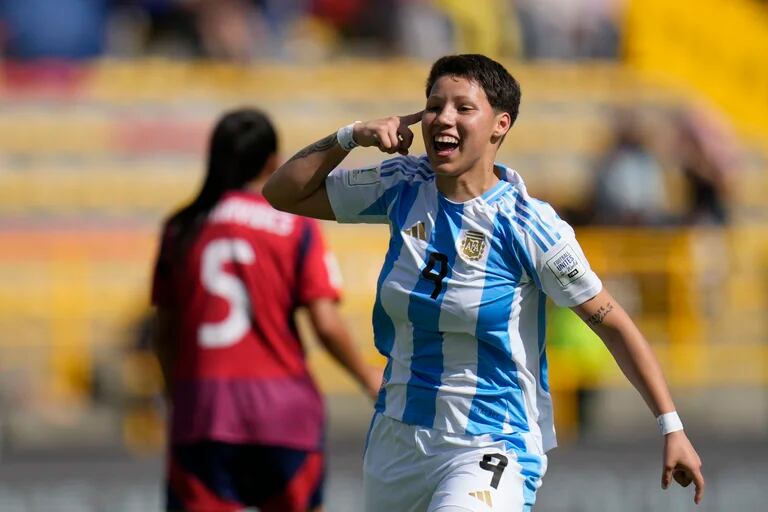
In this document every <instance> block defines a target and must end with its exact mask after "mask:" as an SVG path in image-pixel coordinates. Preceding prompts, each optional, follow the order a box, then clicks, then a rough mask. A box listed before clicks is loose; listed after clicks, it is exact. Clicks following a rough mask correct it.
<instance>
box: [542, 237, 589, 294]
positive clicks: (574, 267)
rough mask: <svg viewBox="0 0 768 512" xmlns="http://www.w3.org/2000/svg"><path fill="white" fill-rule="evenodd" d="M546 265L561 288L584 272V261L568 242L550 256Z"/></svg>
mask: <svg viewBox="0 0 768 512" xmlns="http://www.w3.org/2000/svg"><path fill="white" fill-rule="evenodd" d="M547 267H548V268H549V270H550V271H551V272H552V273H553V274H554V275H555V277H556V278H557V280H558V281H559V282H560V285H561V286H563V288H565V287H566V286H568V285H569V284H571V283H573V282H574V281H576V280H577V279H580V278H581V277H582V276H583V275H584V274H586V268H585V267H584V263H583V262H582V261H581V259H580V258H579V256H578V253H577V252H576V251H575V250H574V249H573V247H571V245H570V244H566V245H565V247H563V248H562V249H560V251H559V252H558V253H557V254H555V255H554V256H553V257H552V258H550V259H549V261H547Z"/></svg>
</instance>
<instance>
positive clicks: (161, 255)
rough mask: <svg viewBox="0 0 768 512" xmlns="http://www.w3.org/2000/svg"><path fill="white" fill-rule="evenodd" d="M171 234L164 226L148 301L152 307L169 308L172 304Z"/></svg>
mask: <svg viewBox="0 0 768 512" xmlns="http://www.w3.org/2000/svg"><path fill="white" fill-rule="evenodd" d="M171 238H172V237H171V234H170V230H169V228H168V227H167V226H166V227H165V228H164V229H163V234H162V235H161V237H160V248H159V249H158V254H157V259H156V261H155V268H154V271H153V274H152V292H151V296H150V300H151V303H152V305H153V306H156V307H170V306H172V305H173V302H174V298H173V297H174V294H173V258H172V257H171V245H172V240H171Z"/></svg>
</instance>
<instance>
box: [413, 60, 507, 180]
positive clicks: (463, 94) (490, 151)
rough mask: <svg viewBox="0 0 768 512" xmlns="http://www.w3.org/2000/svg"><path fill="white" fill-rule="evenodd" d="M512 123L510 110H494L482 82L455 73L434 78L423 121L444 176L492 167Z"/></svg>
mask: <svg viewBox="0 0 768 512" xmlns="http://www.w3.org/2000/svg"><path fill="white" fill-rule="evenodd" d="M510 126H511V119H510V116H509V114H508V113H506V112H496V111H495V110H494V108H493V107H492V106H491V104H490V103H489V102H488V97H487V96H486V94H485V91H484V90H483V88H482V87H481V86H480V84H478V83H477V82H475V81H473V80H469V79H467V78H464V77H461V76H455V75H444V76H441V77H440V78H438V79H437V80H436V81H435V83H434V85H433V86H432V89H431V91H430V93H429V97H428V98H427V105H426V108H425V109H424V115H423V117H422V121H421V130H422V135H423V136H424V146H425V147H426V149H427V155H428V156H429V161H430V163H431V164H432V169H434V171H435V172H436V173H437V174H439V175H444V176H459V175H461V174H464V173H465V172H467V171H469V170H476V169H479V167H488V169H489V170H490V169H492V167H493V161H494V159H495V156H496V151H497V150H498V147H499V142H500V141H501V138H502V137H503V135H504V134H506V133H507V131H508V130H509V128H510Z"/></svg>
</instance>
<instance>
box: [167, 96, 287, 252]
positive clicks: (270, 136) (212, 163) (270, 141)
mask: <svg viewBox="0 0 768 512" xmlns="http://www.w3.org/2000/svg"><path fill="white" fill-rule="evenodd" d="M276 152H277V134H276V133H275V129H274V127H273V126H272V122H271V121H270V120H269V118H268V117H267V116H266V114H264V113H263V112H261V111H259V110H256V109H252V108H243V109H238V110H233V111H231V112H228V113H226V114H224V115H223V116H222V117H221V119H219V122H218V123H217V124H216V127H215V128H214V130H213V134H212V135H211V140H210V143H209V147H208V172H207V174H206V176H205V181H204V182H203V186H202V187H201V189H200V192H199V193H198V194H197V197H195V198H194V199H193V200H192V201H191V202H190V203H189V204H188V205H186V206H184V207H183V208H181V209H180V210H179V211H177V212H176V213H175V214H173V215H172V216H171V217H170V219H169V220H168V222H167V227H168V230H169V232H170V233H171V234H172V235H173V236H172V238H173V240H175V242H176V244H175V245H176V247H173V252H174V253H175V254H176V255H180V254H182V253H183V252H184V251H185V250H186V249H187V248H188V246H189V245H190V244H191V242H192V241H193V240H194V238H195V236H196V235H197V232H198V231H199V229H200V226H202V225H203V223H204V222H205V219H206V218H207V217H208V214H209V213H210V211H211V210H212V209H213V207H214V206H216V203H218V201H219V199H221V197H222V196H223V195H224V194H225V193H226V192H228V191H230V190H237V189H241V188H243V187H244V186H245V185H246V184H248V183H249V182H250V181H252V180H253V179H254V178H256V177H257V176H259V174H261V172H262V170H263V169H264V165H265V164H266V163H267V160H268V159H269V157H270V156H272V155H273V154H275V153H276Z"/></svg>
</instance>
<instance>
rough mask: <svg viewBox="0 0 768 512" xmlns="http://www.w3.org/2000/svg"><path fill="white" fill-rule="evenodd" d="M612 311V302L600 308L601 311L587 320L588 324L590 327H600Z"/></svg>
mask: <svg viewBox="0 0 768 512" xmlns="http://www.w3.org/2000/svg"><path fill="white" fill-rule="evenodd" d="M611 311H613V304H612V303H610V302H609V303H608V304H606V305H605V306H600V309H598V310H597V312H596V313H595V314H594V315H592V316H590V317H589V318H587V323H588V324H589V325H600V324H601V323H603V320H604V319H605V317H606V316H608V313H610V312H611Z"/></svg>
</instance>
